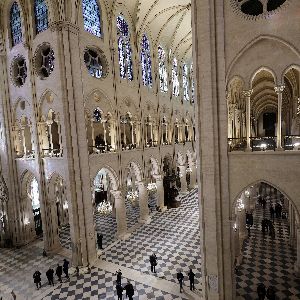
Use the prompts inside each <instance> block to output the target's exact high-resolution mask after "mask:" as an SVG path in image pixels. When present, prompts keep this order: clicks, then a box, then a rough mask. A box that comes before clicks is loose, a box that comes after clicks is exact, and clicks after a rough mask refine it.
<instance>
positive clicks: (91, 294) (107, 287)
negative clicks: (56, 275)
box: [44, 268, 184, 300]
mask: <svg viewBox="0 0 300 300" xmlns="http://www.w3.org/2000/svg"><path fill="white" fill-rule="evenodd" d="M115 280H116V275H115V274H112V273H110V272H107V271H103V270H100V269H98V268H92V269H91V273H89V274H84V275H80V276H79V277H78V278H75V277H73V278H71V280H70V282H65V283H63V284H61V285H60V286H59V287H58V288H57V289H55V290H54V291H53V292H51V293H49V294H48V295H47V296H46V297H44V300H73V299H80V300H82V299H86V300H90V299H91V300H92V299H95V300H96V299H106V300H113V299H117V293H116V284H115ZM130 282H131V283H132V285H133V287H134V290H135V295H134V297H133V299H135V300H138V299H139V300H141V299H144V300H146V299H153V300H163V299H169V300H173V299H177V300H180V299H184V298H179V297H176V296H174V295H171V294H168V293H166V292H164V291H160V290H158V289H155V288H152V287H150V286H148V285H145V284H142V283H138V282H135V281H132V280H131V281H130ZM126 283H127V279H126V278H122V286H124V285H126ZM123 297H124V299H125V291H124V292H123Z"/></svg>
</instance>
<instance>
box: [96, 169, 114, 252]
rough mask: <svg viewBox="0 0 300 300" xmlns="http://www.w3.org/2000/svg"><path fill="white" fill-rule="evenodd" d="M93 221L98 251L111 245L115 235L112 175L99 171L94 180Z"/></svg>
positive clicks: (105, 171) (104, 170)
mask: <svg viewBox="0 0 300 300" xmlns="http://www.w3.org/2000/svg"><path fill="white" fill-rule="evenodd" d="M93 186H94V191H93V194H94V197H93V198H94V220H95V230H96V236H97V246H98V249H105V248H106V247H108V246H109V245H111V244H112V243H113V242H114V241H115V239H116V234H117V221H116V208H115V199H114V196H113V193H112V192H113V191H114V189H115V187H114V185H113V182H112V174H110V172H109V170H107V169H105V168H103V169H101V170H100V171H99V172H98V173H97V175H96V176H95V178H94V185H93Z"/></svg>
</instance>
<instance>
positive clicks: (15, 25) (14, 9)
mask: <svg viewBox="0 0 300 300" xmlns="http://www.w3.org/2000/svg"><path fill="white" fill-rule="evenodd" d="M10 29H11V37H12V45H13V46H15V45H17V44H19V43H21V42H22V22H21V12H20V8H19V5H18V3H17V2H14V3H13V5H12V6H11V9H10Z"/></svg>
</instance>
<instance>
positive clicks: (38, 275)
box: [33, 271, 42, 289]
mask: <svg viewBox="0 0 300 300" xmlns="http://www.w3.org/2000/svg"><path fill="white" fill-rule="evenodd" d="M41 275H42V274H41V272H40V271H35V272H34V273H33V279H34V280H33V281H34V283H35V285H36V287H37V289H39V288H41V287H42V284H41V281H42V280H41Z"/></svg>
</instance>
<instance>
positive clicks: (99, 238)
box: [97, 232, 103, 249]
mask: <svg viewBox="0 0 300 300" xmlns="http://www.w3.org/2000/svg"><path fill="white" fill-rule="evenodd" d="M102 241H103V235H102V234H101V233H99V232H97V244H98V249H103V248H102Z"/></svg>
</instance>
